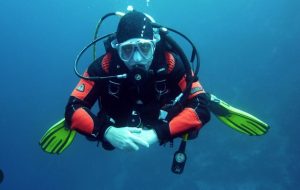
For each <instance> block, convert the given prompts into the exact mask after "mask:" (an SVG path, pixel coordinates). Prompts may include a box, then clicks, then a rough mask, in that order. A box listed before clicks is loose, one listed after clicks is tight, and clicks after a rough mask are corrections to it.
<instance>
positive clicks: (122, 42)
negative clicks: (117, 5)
mask: <svg viewBox="0 0 300 190" xmlns="http://www.w3.org/2000/svg"><path fill="white" fill-rule="evenodd" d="M151 23H152V20H151V18H150V17H149V16H147V15H145V14H144V13H141V12H138V11H130V12H129V13H127V14H125V15H124V16H123V17H122V18H121V19H120V22H119V24H118V28H117V32H116V40H115V41H113V42H112V46H113V48H115V49H116V50H117V52H118V55H119V57H120V58H121V60H122V61H123V62H124V63H125V65H126V67H127V68H128V69H129V70H130V71H132V70H135V69H137V68H138V69H139V70H144V71H148V69H149V67H150V65H151V63H152V60H153V55H154V51H155V45H156V42H157V41H158V39H157V37H156V35H155V34H154V30H153V27H152V24H151Z"/></svg>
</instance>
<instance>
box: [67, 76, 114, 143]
mask: <svg viewBox="0 0 300 190" xmlns="http://www.w3.org/2000/svg"><path fill="white" fill-rule="evenodd" d="M85 76H88V73H87V72H86V73H85ZM98 88H99V87H98V86H97V84H96V83H95V82H94V81H90V80H85V79H81V80H80V81H79V83H78V85H77V86H76V87H75V89H74V90H73V92H72V94H71V96H70V98H69V101H68V104H67V106H66V110H65V118H66V121H67V124H68V127H69V128H70V129H74V130H76V131H78V132H80V133H82V134H84V135H86V136H88V137H94V138H97V139H99V140H101V139H103V134H104V132H105V130H106V129H107V128H108V127H109V126H110V125H111V122H110V120H109V118H108V117H107V116H106V115H105V114H101V115H100V117H97V116H96V115H95V114H94V113H92V112H91V110H90V109H91V107H92V106H93V105H94V104H95V102H96V100H97V98H98V97H99V96H98V94H97V92H98V91H99V90H98Z"/></svg>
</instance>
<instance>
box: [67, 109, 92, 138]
mask: <svg viewBox="0 0 300 190" xmlns="http://www.w3.org/2000/svg"><path fill="white" fill-rule="evenodd" d="M71 129H75V130H78V131H80V132H83V133H85V134H92V132H93V129H94V121H93V119H92V117H91V116H90V115H89V114H88V113H87V112H86V111H85V110H84V109H83V108H79V109H77V110H76V111H75V112H74V114H73V116H72V125H71Z"/></svg>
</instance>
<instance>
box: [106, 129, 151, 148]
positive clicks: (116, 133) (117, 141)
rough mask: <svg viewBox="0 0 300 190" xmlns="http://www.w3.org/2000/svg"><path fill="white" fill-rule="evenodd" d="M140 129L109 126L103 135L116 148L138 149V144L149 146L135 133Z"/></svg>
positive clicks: (139, 131)
mask: <svg viewBox="0 0 300 190" xmlns="http://www.w3.org/2000/svg"><path fill="white" fill-rule="evenodd" d="M141 131H142V129H141V128H136V127H121V128H117V127H113V126H110V127H109V128H107V129H106V131H105V134H104V137H105V139H106V140H107V141H108V142H110V143H111V144H112V145H113V146H114V147H116V148H119V149H121V150H135V151H136V150H139V146H144V147H147V148H148V147H149V144H148V142H146V141H145V140H144V139H142V138H141V137H138V136H137V135H136V134H139V133H141Z"/></svg>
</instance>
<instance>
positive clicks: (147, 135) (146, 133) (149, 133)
mask: <svg viewBox="0 0 300 190" xmlns="http://www.w3.org/2000/svg"><path fill="white" fill-rule="evenodd" d="M136 135H137V136H138V137H140V138H141V139H143V140H144V141H146V142H147V143H148V144H149V145H152V144H154V143H156V142H158V137H157V134H156V132H155V130H154V129H143V130H142V131H141V133H138V134H136Z"/></svg>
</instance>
